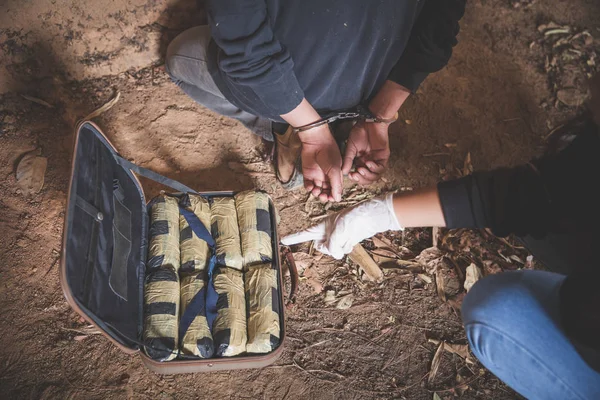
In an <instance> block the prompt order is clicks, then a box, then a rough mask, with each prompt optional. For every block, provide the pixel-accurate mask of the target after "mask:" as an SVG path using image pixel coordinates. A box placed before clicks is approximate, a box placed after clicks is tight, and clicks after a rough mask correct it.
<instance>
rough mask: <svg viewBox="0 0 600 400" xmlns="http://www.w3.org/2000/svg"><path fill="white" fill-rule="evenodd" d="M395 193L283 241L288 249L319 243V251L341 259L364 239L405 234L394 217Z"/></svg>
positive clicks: (349, 210)
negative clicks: (298, 245) (311, 242)
mask: <svg viewBox="0 0 600 400" xmlns="http://www.w3.org/2000/svg"><path fill="white" fill-rule="evenodd" d="M393 196H394V194H393V193H388V194H386V195H383V196H379V197H376V198H374V199H371V200H367V201H365V202H362V203H360V204H357V205H355V206H353V207H350V208H347V209H345V210H343V211H340V212H339V213H337V214H333V215H330V216H329V217H327V218H326V219H325V221H323V222H321V223H319V224H317V225H315V226H312V227H310V228H308V229H306V230H304V231H302V232H298V233H294V234H291V235H288V236H286V237H284V238H283V239H281V243H282V244H284V245H287V246H291V245H293V244H297V243H302V242H307V241H309V240H314V241H315V249H317V250H318V251H320V252H321V253H324V254H327V255H330V256H332V257H334V258H336V259H338V260H339V259H341V258H342V257H343V256H344V254H348V253H350V252H351V251H352V248H353V247H354V246H355V245H356V244H357V243H359V242H361V241H362V240H364V239H367V238H370V237H371V236H373V235H375V234H377V233H379V232H385V231H388V230H402V227H401V226H400V223H399V222H398V218H396V214H395V213H394V205H393Z"/></svg>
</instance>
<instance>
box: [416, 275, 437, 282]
mask: <svg viewBox="0 0 600 400" xmlns="http://www.w3.org/2000/svg"><path fill="white" fill-rule="evenodd" d="M417 276H418V277H419V278H420V279H421V280H422V281H423V282H425V283H431V282H433V281H432V280H431V278H430V277H428V276H427V275H425V274H419V275H417Z"/></svg>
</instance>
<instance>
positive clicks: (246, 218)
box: [235, 190, 273, 268]
mask: <svg viewBox="0 0 600 400" xmlns="http://www.w3.org/2000/svg"><path fill="white" fill-rule="evenodd" d="M235 207H236V210H237V218H238V225H239V230H240V236H241V242H242V255H243V264H244V267H245V268H247V267H249V266H250V265H253V264H262V263H266V262H270V261H271V258H272V257H273V247H272V241H271V215H270V213H269V196H268V195H267V194H266V193H262V192H257V191H254V190H248V191H245V192H240V193H238V194H236V195H235Z"/></svg>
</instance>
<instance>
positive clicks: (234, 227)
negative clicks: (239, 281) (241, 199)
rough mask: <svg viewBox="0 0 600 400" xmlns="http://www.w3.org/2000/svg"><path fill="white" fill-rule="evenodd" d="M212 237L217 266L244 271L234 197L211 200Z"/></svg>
mask: <svg viewBox="0 0 600 400" xmlns="http://www.w3.org/2000/svg"><path fill="white" fill-rule="evenodd" d="M210 212H211V216H210V220H211V227H212V229H211V230H212V237H213V238H214V239H215V242H216V254H217V265H219V266H223V267H229V268H233V269H237V270H239V271H241V270H242V248H241V245H240V230H239V228H238V221H237V215H236V211H235V200H234V199H233V197H217V198H213V199H212V200H211V206H210Z"/></svg>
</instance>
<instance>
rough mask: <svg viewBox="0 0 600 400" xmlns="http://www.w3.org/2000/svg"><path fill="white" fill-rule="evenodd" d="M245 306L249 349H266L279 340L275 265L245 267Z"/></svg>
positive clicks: (269, 350)
mask: <svg viewBox="0 0 600 400" xmlns="http://www.w3.org/2000/svg"><path fill="white" fill-rule="evenodd" d="M244 281H245V282H244V284H245V288H246V302H247V307H248V343H247V345H246V351H247V352H248V353H269V352H271V351H272V350H273V349H275V348H276V347H277V346H278V345H279V341H280V337H281V335H280V326H279V321H280V316H279V313H280V309H279V291H278V290H279V289H278V276H277V269H274V268H272V267H271V264H260V265H255V266H251V267H249V268H247V270H246V272H245V277H244Z"/></svg>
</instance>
